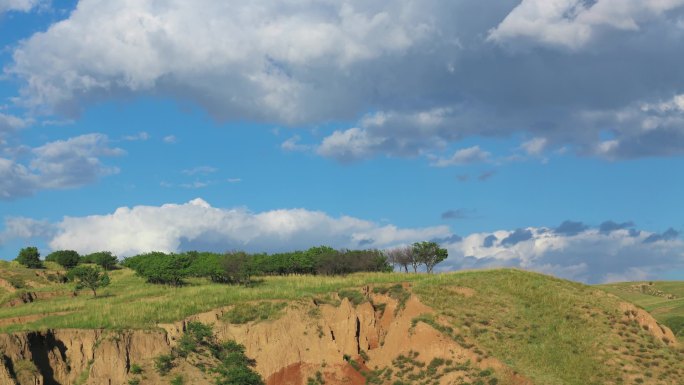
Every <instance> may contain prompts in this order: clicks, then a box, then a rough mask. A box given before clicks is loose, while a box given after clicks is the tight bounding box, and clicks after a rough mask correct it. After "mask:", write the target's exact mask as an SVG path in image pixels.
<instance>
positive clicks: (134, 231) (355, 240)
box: [49, 198, 449, 255]
mask: <svg viewBox="0 0 684 385" xmlns="http://www.w3.org/2000/svg"><path fill="white" fill-rule="evenodd" d="M55 226H56V228H57V229H58V230H57V233H56V235H55V236H54V237H53V238H52V239H51V240H50V242H49V245H50V247H51V248H53V249H74V250H77V251H79V252H82V253H87V252H92V251H96V250H110V251H112V252H114V253H116V254H117V255H132V254H136V253H140V252H145V251H153V250H159V251H167V252H171V251H179V250H188V249H200V250H206V249H213V250H219V251H225V250H231V249H245V250H249V251H278V250H292V249H298V248H299V249H301V248H308V247H311V246H312V245H318V244H327V245H330V246H333V247H337V248H342V247H350V248H358V247H359V242H361V241H364V245H363V247H364V248H367V247H385V246H391V245H394V244H397V243H406V242H413V241H418V240H424V239H431V238H434V237H441V236H444V235H446V234H448V233H449V229H448V228H447V227H446V226H436V227H426V228H415V229H411V228H398V227H396V226H393V225H379V224H377V223H375V222H371V221H367V220H362V219H358V218H353V217H348V216H341V217H337V218H335V217H331V216H329V215H328V214H326V213H323V212H320V211H310V210H305V209H287V210H286V209H282V210H272V211H265V212H260V213H253V212H251V211H249V210H247V209H245V208H233V209H222V208H215V207H211V206H210V205H209V204H208V203H207V202H205V201H203V200H202V199H199V198H198V199H194V200H192V201H190V202H188V203H185V204H165V205H163V206H159V207H157V206H135V207H132V208H127V207H121V208H119V209H117V210H116V211H115V212H114V213H112V214H108V215H91V216H86V217H66V218H64V220H63V221H62V222H60V223H57V224H56V225H55ZM368 242H369V243H368Z"/></svg>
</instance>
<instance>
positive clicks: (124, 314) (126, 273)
mask: <svg viewBox="0 0 684 385" xmlns="http://www.w3.org/2000/svg"><path fill="white" fill-rule="evenodd" d="M110 278H111V280H112V282H111V284H110V285H109V286H108V287H106V288H105V289H103V290H102V291H101V293H98V297H97V298H93V297H92V295H91V294H89V293H85V292H83V293H81V294H79V296H78V297H76V298H72V297H69V296H61V297H54V298H51V299H50V300H47V301H36V302H33V303H30V304H26V305H22V306H17V307H5V308H0V320H1V319H5V318H13V317H23V316H30V315H46V314H47V316H45V317H44V318H42V319H40V320H37V321H34V322H24V323H18V324H13V325H7V326H4V327H0V332H13V331H25V330H44V329H50V328H71V329H94V328H105V329H151V328H155V327H156V325H157V324H158V323H169V322H174V321H178V320H181V319H183V318H185V317H188V316H190V315H193V314H197V313H201V312H205V311H209V310H212V309H215V308H218V307H223V306H229V305H234V304H238V303H243V302H251V301H264V300H269V301H270V300H296V299H302V298H308V297H318V296H323V295H326V294H328V293H331V292H337V291H339V290H343V289H346V288H357V287H360V286H363V285H365V284H369V283H371V284H372V283H378V284H385V283H393V282H400V281H417V280H422V279H426V278H427V277H426V276H425V275H414V274H400V273H367V274H354V275H349V276H345V277H314V276H296V277H265V278H263V280H262V281H261V282H260V283H259V284H257V285H256V286H254V287H242V286H229V285H224V284H218V283H211V282H208V281H207V280H204V279H190V280H188V285H186V286H183V287H169V286H163V285H154V284H148V283H146V282H145V280H144V279H142V278H140V277H137V276H135V274H134V273H133V271H131V270H129V269H121V270H116V271H112V272H110ZM50 288H51V290H54V291H67V290H71V289H73V286H72V285H70V284H53V285H52V286H51V287H50ZM46 289H47V288H44V289H43V290H46ZM63 312H68V314H63V315H54V313H63ZM49 314H53V315H49Z"/></svg>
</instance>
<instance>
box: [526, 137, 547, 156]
mask: <svg viewBox="0 0 684 385" xmlns="http://www.w3.org/2000/svg"><path fill="white" fill-rule="evenodd" d="M547 144H548V140H547V139H546V138H532V139H530V140H528V141H527V142H524V143H523V144H521V145H520V148H522V149H523V150H524V151H525V152H526V153H527V155H533V156H537V155H541V154H542V153H543V152H544V150H545V149H546V145H547Z"/></svg>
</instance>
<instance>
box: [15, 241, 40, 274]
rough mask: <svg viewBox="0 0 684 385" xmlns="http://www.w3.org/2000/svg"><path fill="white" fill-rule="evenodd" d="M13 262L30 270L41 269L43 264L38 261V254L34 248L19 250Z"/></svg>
mask: <svg viewBox="0 0 684 385" xmlns="http://www.w3.org/2000/svg"><path fill="white" fill-rule="evenodd" d="M14 260H15V261H17V262H19V263H21V264H22V265H24V266H26V267H28V268H30V269H40V268H42V267H43V262H42V261H41V260H40V252H39V251H38V248H37V247H34V246H29V247H25V248H23V249H21V250H20V251H19V255H17V257H16V258H15V259H14Z"/></svg>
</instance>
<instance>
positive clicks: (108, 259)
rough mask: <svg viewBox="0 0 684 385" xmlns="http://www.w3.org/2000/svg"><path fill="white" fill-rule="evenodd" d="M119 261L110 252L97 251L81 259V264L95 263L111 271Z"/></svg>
mask: <svg viewBox="0 0 684 385" xmlns="http://www.w3.org/2000/svg"><path fill="white" fill-rule="evenodd" d="M118 261H119V260H118V259H117V258H116V255H113V254H112V252H111V251H98V252H95V253H91V254H88V255H86V256H84V257H82V258H81V263H95V264H97V265H100V266H101V267H102V268H103V269H105V270H112V269H114V267H115V266H116V263H117V262H118Z"/></svg>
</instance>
